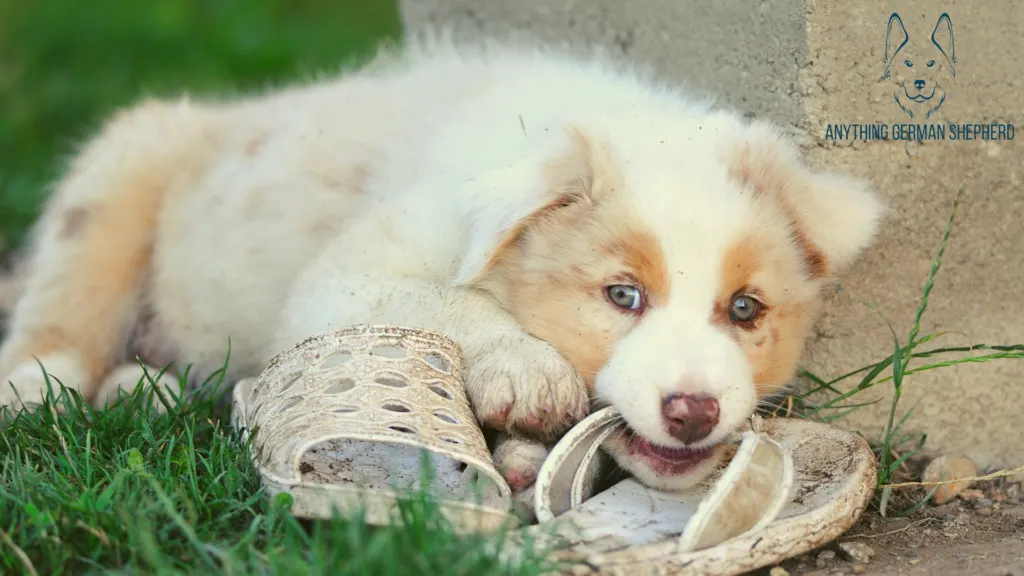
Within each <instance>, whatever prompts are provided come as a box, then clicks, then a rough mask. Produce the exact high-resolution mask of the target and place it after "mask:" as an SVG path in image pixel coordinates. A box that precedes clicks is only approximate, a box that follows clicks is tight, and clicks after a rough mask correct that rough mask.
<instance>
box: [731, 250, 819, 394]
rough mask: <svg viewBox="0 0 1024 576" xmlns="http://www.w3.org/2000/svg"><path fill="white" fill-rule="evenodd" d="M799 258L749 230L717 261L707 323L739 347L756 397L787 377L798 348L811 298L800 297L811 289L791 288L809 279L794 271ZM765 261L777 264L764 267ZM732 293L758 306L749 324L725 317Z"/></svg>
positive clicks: (789, 374) (770, 389)
mask: <svg viewBox="0 0 1024 576" xmlns="http://www.w3.org/2000/svg"><path fill="white" fill-rule="evenodd" d="M787 251H788V254H787ZM786 256H789V259H788V263H789V264H790V265H789V266H788V267H787V266H786V263H787V259H786ZM800 258H801V255H799V254H796V253H795V251H794V250H793V248H792V247H787V246H786V245H785V244H784V243H781V242H776V243H773V242H771V241H770V239H769V238H767V237H763V236H759V235H757V234H751V235H749V236H748V237H745V238H743V239H741V240H739V241H737V242H734V243H733V244H732V246H730V248H729V249H728V250H727V252H726V255H725V258H724V260H723V263H722V270H721V273H720V274H721V276H720V280H719V290H718V295H717V299H716V302H715V305H714V308H713V312H712V315H713V316H712V319H711V321H712V323H714V324H716V325H718V326H720V327H721V328H723V329H724V330H725V331H726V332H727V333H728V334H729V336H730V337H731V338H732V339H733V341H735V342H736V343H737V344H738V345H739V346H740V347H741V348H742V349H743V353H744V354H745V355H746V357H747V360H748V362H749V363H750V366H751V372H752V373H753V375H754V385H755V387H756V388H757V391H758V394H759V395H761V396H764V395H768V394H772V393H774V392H776V391H777V390H778V388H779V387H780V386H783V385H784V384H785V383H786V382H787V381H788V380H789V379H790V378H792V376H793V374H794V373H795V371H796V367H797V363H798V362H799V359H800V355H801V353H802V352H803V347H804V341H805V338H806V331H807V326H808V320H809V316H810V312H811V311H812V310H813V306H814V301H813V300H812V299H810V298H808V297H807V296H806V295H808V294H813V291H810V290H807V291H799V290H796V289H795V288H791V287H794V286H795V285H796V283H807V282H809V280H808V279H807V278H806V277H803V276H800V275H799V274H798V272H799V270H800V261H799V259H800ZM769 261H771V262H777V263H780V264H779V265H777V266H768V265H767V264H766V263H767V262H769ZM738 291H745V292H748V293H753V294H754V295H756V297H757V298H758V300H760V301H762V302H763V304H764V312H763V313H762V315H761V316H760V318H759V319H758V320H756V321H755V322H753V323H752V324H750V325H749V326H743V325H737V324H735V323H733V322H732V321H731V320H730V318H729V308H730V306H731V302H732V298H733V296H734V295H735V294H736V293H737V292H738Z"/></svg>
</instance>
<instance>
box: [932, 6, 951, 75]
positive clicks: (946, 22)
mask: <svg viewBox="0 0 1024 576" xmlns="http://www.w3.org/2000/svg"><path fill="white" fill-rule="evenodd" d="M932 44H935V46H936V47H937V48H938V49H939V52H942V55H943V56H945V57H946V63H947V64H949V71H950V72H951V73H952V74H953V76H956V51H955V49H954V47H953V21H952V20H950V19H949V14H947V13H945V12H943V13H942V16H939V21H938V22H936V23H935V30H932Z"/></svg>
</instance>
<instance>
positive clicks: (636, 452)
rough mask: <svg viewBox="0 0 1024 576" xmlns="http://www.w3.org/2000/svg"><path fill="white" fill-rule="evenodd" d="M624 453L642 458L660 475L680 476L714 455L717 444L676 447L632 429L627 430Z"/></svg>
mask: <svg viewBox="0 0 1024 576" xmlns="http://www.w3.org/2000/svg"><path fill="white" fill-rule="evenodd" d="M626 433H627V434H628V436H627V437H628V438H629V440H628V443H627V445H626V453H627V454H628V455H630V456H632V457H634V458H642V459H643V460H644V462H645V463H646V464H647V466H649V467H650V468H651V470H652V471H653V472H655V473H657V474H658V475H660V476H681V475H684V474H687V473H688V472H690V471H692V470H693V469H694V468H696V467H697V466H699V465H700V464H702V463H704V462H706V461H707V460H708V459H710V458H712V457H713V456H714V455H715V449H716V448H717V446H707V447H703V448H689V447H682V448H676V447H671V446H661V445H658V444H654V443H653V442H651V441H650V440H647V439H646V438H644V437H643V436H641V435H639V434H637V433H636V432H634V431H633V430H631V429H630V430H628V431H627V432H626Z"/></svg>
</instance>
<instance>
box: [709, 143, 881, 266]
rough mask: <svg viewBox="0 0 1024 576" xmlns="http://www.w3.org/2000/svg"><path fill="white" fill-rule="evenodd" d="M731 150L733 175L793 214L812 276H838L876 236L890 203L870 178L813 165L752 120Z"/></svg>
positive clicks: (797, 240) (796, 234)
mask: <svg viewBox="0 0 1024 576" xmlns="http://www.w3.org/2000/svg"><path fill="white" fill-rule="evenodd" d="M726 153H727V154H728V158H729V168H730V175H731V176H732V177H733V178H735V179H736V180H738V181H740V182H741V183H743V184H745V185H747V186H749V187H750V188H751V190H752V191H753V193H754V194H755V195H757V196H761V197H765V198H768V199H770V200H772V201H774V202H776V203H777V204H778V205H779V206H780V207H781V208H782V210H783V212H784V213H785V214H787V215H788V217H789V218H790V220H791V225H792V230H793V241H794V243H795V244H796V245H797V247H798V248H800V249H801V250H802V251H803V252H804V256H805V260H806V270H807V274H808V276H809V277H810V278H812V279H832V278H834V277H835V276H836V275H837V274H838V273H840V272H842V271H843V269H845V268H846V267H847V266H849V265H850V264H851V263H852V262H853V261H854V260H855V259H856V257H857V256H858V254H859V253H860V252H861V251H862V250H863V249H864V248H866V247H867V246H868V245H869V244H870V243H871V241H872V240H873V239H874V236H875V234H876V232H877V231H878V227H879V224H880V221H881V218H882V216H883V214H884V212H885V209H884V207H883V205H882V204H881V202H880V201H879V199H878V198H877V196H876V195H875V193H874V192H873V191H872V190H871V189H870V187H869V186H868V183H867V182H865V181H862V180H860V179H857V178H852V177H849V176H844V175H840V174H833V173H827V172H814V171H812V170H810V169H809V168H808V167H807V166H806V165H805V164H804V163H803V161H802V160H801V158H800V155H799V152H798V150H797V149H796V147H795V146H793V145H792V144H790V143H789V142H788V141H786V140H785V139H784V138H783V137H782V136H781V135H780V134H779V133H778V132H777V131H776V130H775V129H774V128H773V127H771V126H768V125H766V124H761V123H758V124H755V125H752V126H749V127H748V132H747V133H746V134H745V135H744V138H743V140H742V141H739V142H734V143H731V144H729V145H727V146H726Z"/></svg>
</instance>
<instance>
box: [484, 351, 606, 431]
mask: <svg viewBox="0 0 1024 576" xmlns="http://www.w3.org/2000/svg"><path fill="white" fill-rule="evenodd" d="M467 356H468V359H467V361H466V366H467V374H466V390H467V392H468V393H469V395H470V400H471V401H472V402H473V406H474V408H475V410H476V413H477V417H478V418H479V419H480V420H481V421H483V422H485V423H488V424H489V425H490V423H491V422H500V421H501V420H502V419H503V420H504V426H502V428H504V429H506V430H510V431H516V432H520V433H523V434H526V435H529V436H533V437H536V438H543V439H547V438H551V437H554V436H556V435H558V434H559V433H561V432H564V431H565V430H566V429H568V428H569V427H570V426H572V425H573V424H575V423H576V422H578V421H579V420H580V419H582V418H583V417H584V416H586V415H587V412H588V409H589V395H588V392H587V388H586V384H585V383H584V381H583V379H582V378H581V377H580V375H579V374H578V373H577V372H576V370H575V368H573V367H572V365H571V364H569V362H568V360H566V359H565V357H563V356H562V355H561V354H560V353H559V352H558V351H557V350H555V348H554V347H553V346H551V345H550V344H548V343H547V342H543V341H541V340H537V339H535V338H522V339H517V340H515V341H512V342H508V341H502V342H495V343H493V344H492V345H491V346H490V347H488V349H486V350H481V351H479V352H477V353H476V354H473V355H467ZM508 406H511V408H510V409H508V408H507V407H508ZM505 410H507V413H505ZM499 413H500V414H501V415H502V416H501V417H496V414H499Z"/></svg>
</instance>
